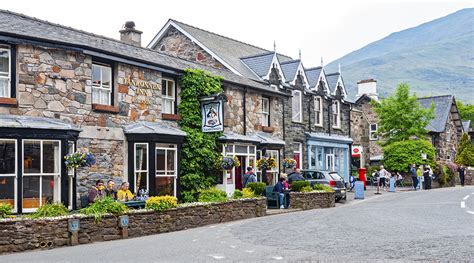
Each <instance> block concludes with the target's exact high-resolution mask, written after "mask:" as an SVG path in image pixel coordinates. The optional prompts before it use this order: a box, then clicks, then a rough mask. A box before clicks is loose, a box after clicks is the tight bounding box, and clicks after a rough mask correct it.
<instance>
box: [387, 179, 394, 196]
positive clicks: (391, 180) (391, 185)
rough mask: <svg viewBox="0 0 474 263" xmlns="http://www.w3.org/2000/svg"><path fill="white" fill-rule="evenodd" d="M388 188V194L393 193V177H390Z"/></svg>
mask: <svg viewBox="0 0 474 263" xmlns="http://www.w3.org/2000/svg"><path fill="white" fill-rule="evenodd" d="M389 182H390V188H389V189H388V191H389V192H395V177H393V176H392V177H390V180H389Z"/></svg>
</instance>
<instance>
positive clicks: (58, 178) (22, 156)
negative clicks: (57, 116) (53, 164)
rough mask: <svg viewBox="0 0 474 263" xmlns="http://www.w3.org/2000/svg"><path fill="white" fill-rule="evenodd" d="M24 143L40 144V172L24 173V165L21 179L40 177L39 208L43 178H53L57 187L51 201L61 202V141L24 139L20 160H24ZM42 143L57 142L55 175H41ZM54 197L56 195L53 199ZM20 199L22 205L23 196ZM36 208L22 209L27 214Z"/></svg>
mask: <svg viewBox="0 0 474 263" xmlns="http://www.w3.org/2000/svg"><path fill="white" fill-rule="evenodd" d="M25 142H41V144H40V153H41V154H40V172H39V173H25V165H24V164H23V169H22V171H23V178H24V177H34V176H37V177H40V180H39V195H38V196H39V206H40V207H41V206H42V205H43V203H42V202H41V201H42V198H41V197H42V194H43V185H42V184H43V180H41V179H42V177H43V176H53V178H54V183H55V185H57V186H58V188H57V189H56V190H57V193H54V189H53V201H54V202H61V180H60V179H61V156H62V155H61V140H35V139H25V140H22V142H21V143H22V153H21V158H22V160H24V159H25ZM44 142H59V153H58V172H57V173H43V143H44ZM55 195H57V196H56V197H57V198H55ZM21 199H22V204H23V196H22V197H21ZM37 209H38V208H23V210H22V211H23V212H26V213H29V212H35V211H36V210H37Z"/></svg>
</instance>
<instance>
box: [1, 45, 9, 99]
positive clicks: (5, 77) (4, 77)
mask: <svg viewBox="0 0 474 263" xmlns="http://www.w3.org/2000/svg"><path fill="white" fill-rule="evenodd" d="M0 51H6V52H7V53H8V69H9V70H8V72H4V73H8V76H1V75H0V79H7V80H8V86H7V90H6V94H5V95H3V96H2V95H1V93H0V98H11V96H12V94H11V93H12V84H11V80H12V78H11V74H12V67H11V64H12V52H11V47H10V46H6V45H5V46H4V45H2V46H0Z"/></svg>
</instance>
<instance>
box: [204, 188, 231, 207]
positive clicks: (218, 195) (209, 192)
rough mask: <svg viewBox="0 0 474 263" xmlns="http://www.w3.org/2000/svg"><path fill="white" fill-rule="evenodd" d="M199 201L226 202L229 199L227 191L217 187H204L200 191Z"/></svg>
mask: <svg viewBox="0 0 474 263" xmlns="http://www.w3.org/2000/svg"><path fill="white" fill-rule="evenodd" d="M198 201H199V202H205V203H207V202H225V201H227V193H226V192H224V191H222V190H220V189H217V188H215V187H213V188H208V189H204V190H202V191H201V193H199V198H198Z"/></svg>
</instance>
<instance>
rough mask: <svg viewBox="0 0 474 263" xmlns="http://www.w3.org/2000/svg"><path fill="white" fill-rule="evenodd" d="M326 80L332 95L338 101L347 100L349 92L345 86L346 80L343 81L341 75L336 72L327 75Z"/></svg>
mask: <svg viewBox="0 0 474 263" xmlns="http://www.w3.org/2000/svg"><path fill="white" fill-rule="evenodd" d="M326 79H327V81H328V84H329V90H330V91H331V95H332V96H334V97H336V98H338V99H342V100H345V99H346V98H347V92H346V88H345V86H344V80H343V79H342V75H341V73H339V72H336V73H330V74H326Z"/></svg>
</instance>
